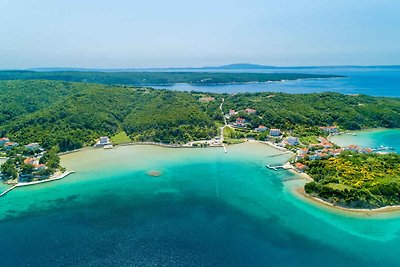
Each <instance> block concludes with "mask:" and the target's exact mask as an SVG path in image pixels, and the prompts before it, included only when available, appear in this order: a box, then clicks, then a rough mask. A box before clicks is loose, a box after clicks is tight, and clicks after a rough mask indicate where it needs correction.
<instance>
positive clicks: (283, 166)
mask: <svg viewBox="0 0 400 267" xmlns="http://www.w3.org/2000/svg"><path fill="white" fill-rule="evenodd" d="M266 167H267V168H268V169H271V170H274V171H277V170H279V169H283V170H291V169H293V166H292V165H291V164H290V163H289V162H286V163H285V164H283V165H277V166H272V165H269V164H268V165H267V166H266Z"/></svg>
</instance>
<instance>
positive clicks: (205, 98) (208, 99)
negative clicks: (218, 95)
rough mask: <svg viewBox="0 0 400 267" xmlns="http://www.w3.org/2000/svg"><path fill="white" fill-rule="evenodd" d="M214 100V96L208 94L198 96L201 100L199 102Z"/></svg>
mask: <svg viewBox="0 0 400 267" xmlns="http://www.w3.org/2000/svg"><path fill="white" fill-rule="evenodd" d="M214 100H215V98H214V97H210V96H207V97H200V98H199V101H201V102H211V101H214Z"/></svg>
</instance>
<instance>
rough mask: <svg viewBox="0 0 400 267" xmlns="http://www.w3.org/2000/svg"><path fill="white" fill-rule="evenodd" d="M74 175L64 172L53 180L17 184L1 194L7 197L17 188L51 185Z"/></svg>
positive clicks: (0, 194) (0, 195) (70, 172)
mask: <svg viewBox="0 0 400 267" xmlns="http://www.w3.org/2000/svg"><path fill="white" fill-rule="evenodd" d="M73 173H75V172H74V171H66V172H63V173H61V174H59V175H56V176H54V177H52V178H49V179H44V180H40V181H34V182H27V183H17V184H15V185H13V186H11V187H10V188H8V189H7V190H5V191H4V192H2V193H0V197H3V196H5V195H6V194H7V193H9V192H10V191H12V190H14V189H15V188H18V187H24V186H31V185H37V184H44V183H50V182H53V181H57V180H61V179H64V178H65V177H67V176H68V175H70V174H73Z"/></svg>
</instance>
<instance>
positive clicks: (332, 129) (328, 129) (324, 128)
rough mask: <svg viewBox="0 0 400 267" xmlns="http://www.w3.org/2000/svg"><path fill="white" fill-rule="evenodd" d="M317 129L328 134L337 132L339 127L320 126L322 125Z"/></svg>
mask: <svg viewBox="0 0 400 267" xmlns="http://www.w3.org/2000/svg"><path fill="white" fill-rule="evenodd" d="M319 129H321V130H322V131H324V132H326V133H330V134H333V133H338V132H339V129H338V127H337V126H322V127H319Z"/></svg>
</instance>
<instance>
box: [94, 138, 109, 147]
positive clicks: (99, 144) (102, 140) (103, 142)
mask: <svg viewBox="0 0 400 267" xmlns="http://www.w3.org/2000/svg"><path fill="white" fill-rule="evenodd" d="M109 144H111V141H110V138H108V136H101V137H100V138H99V139H98V141H97V143H96V144H95V145H94V146H95V147H104V146H106V145H109Z"/></svg>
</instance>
